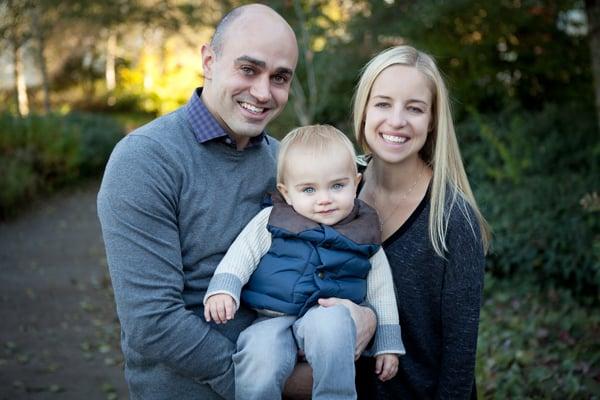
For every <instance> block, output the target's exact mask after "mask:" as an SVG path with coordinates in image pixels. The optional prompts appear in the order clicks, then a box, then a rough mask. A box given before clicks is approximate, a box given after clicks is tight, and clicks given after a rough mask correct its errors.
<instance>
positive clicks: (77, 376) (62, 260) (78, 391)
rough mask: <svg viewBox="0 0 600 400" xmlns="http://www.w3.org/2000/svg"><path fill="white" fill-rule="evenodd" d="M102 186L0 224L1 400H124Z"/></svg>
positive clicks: (84, 189) (90, 186)
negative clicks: (99, 212) (100, 209)
mask: <svg viewBox="0 0 600 400" xmlns="http://www.w3.org/2000/svg"><path fill="white" fill-rule="evenodd" d="M97 186H98V183H97V182H95V183H91V184H87V185H85V186H84V187H82V188H80V189H75V190H71V191H69V192H67V193H62V194H59V195H57V196H54V197H52V198H51V199H49V200H48V201H47V202H44V203H42V204H41V205H38V206H37V207H35V208H34V209H33V210H31V211H29V212H27V213H25V214H24V215H22V216H21V217H19V218H18V219H16V220H14V221H10V222H7V223H0V399H1V400H4V399H7V400H8V399H10V400H14V399H17V400H18V399H69V400H71V399H72V400H75V399H77V400H80V399H85V400H96V399H102V400H106V399H126V398H127V390H126V386H125V382H124V378H123V372H122V357H121V354H120V351H119V348H118V342H119V331H118V329H119V328H118V323H117V320H116V317H115V312H114V303H113V299H112V292H111V289H110V280H109V278H108V272H107V268H106V259H105V256H104V247H103V243H102V239H101V235H100V226H99V223H98V219H97V217H96V192H97Z"/></svg>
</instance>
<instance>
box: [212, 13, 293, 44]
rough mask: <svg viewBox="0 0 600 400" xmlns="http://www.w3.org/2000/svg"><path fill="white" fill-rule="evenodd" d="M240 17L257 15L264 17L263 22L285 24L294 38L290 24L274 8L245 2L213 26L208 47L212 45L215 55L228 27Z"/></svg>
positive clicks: (223, 41) (224, 39) (224, 38)
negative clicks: (213, 31)
mask: <svg viewBox="0 0 600 400" xmlns="http://www.w3.org/2000/svg"><path fill="white" fill-rule="evenodd" d="M241 17H258V18H261V19H265V22H267V21H270V22H274V23H280V24H282V25H284V26H286V27H287V28H288V29H289V32H290V33H291V34H292V35H293V36H294V38H295V34H294V31H293V29H292V28H291V26H290V25H289V24H288V23H287V21H286V20H285V19H283V17H282V16H281V15H279V14H278V13H277V12H276V11H275V10H273V9H272V8H270V7H268V6H265V5H263V4H247V5H244V6H240V7H237V8H234V9H233V10H231V11H230V12H229V13H227V14H226V15H225V16H224V17H223V18H222V19H221V21H220V22H219V24H218V25H217V27H216V28H215V33H214V34H213V37H212V39H211V41H210V47H212V49H213V51H214V52H215V54H216V55H217V56H218V55H220V54H221V52H222V51H223V46H224V44H225V41H226V36H227V33H228V31H229V28H230V27H231V26H233V25H234V24H235V23H236V22H239V20H240V19H242V18H241Z"/></svg>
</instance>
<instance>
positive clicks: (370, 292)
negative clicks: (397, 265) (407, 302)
mask: <svg viewBox="0 0 600 400" xmlns="http://www.w3.org/2000/svg"><path fill="white" fill-rule="evenodd" d="M370 261H371V271H370V272H369V276H368V277H367V301H368V302H369V304H371V305H372V306H373V309H374V310H375V313H376V314H377V331H376V332H375V342H374V344H373V349H372V352H373V355H374V356H376V355H379V354H392V353H393V354H405V352H406V351H405V349H404V344H403V343H402V336H401V332H400V324H399V319H398V307H397V305H396V295H395V293H394V283H393V278H392V273H391V270H390V264H389V262H388V259H387V257H386V255H385V252H384V251H383V249H382V248H380V249H379V251H377V253H375V254H374V255H373V256H372V257H371V260H370Z"/></svg>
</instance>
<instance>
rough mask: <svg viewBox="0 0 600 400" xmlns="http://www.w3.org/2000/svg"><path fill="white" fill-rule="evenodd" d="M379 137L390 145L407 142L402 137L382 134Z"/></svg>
mask: <svg viewBox="0 0 600 400" xmlns="http://www.w3.org/2000/svg"><path fill="white" fill-rule="evenodd" d="M381 137H383V140H385V141H386V142H392V143H404V142H406V141H407V140H408V138H406V137H403V136H393V135H384V134H383V133H382V134H381Z"/></svg>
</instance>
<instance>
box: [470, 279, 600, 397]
mask: <svg viewBox="0 0 600 400" xmlns="http://www.w3.org/2000/svg"><path fill="white" fill-rule="evenodd" d="M484 298H485V299H486V300H485V302H484V305H483V308H482V312H481V324H480V329H479V342H478V350H477V370H476V375H477V383H478V392H479V396H480V397H481V398H484V399H507V398H511V399H525V398H527V399H548V398H552V399H591V398H597V397H594V396H597V395H598V393H599V392H600V381H599V380H598V375H599V374H600V340H599V338H600V313H598V310H597V309H595V308H585V307H581V306H580V305H579V304H578V303H577V301H575V299H574V298H573V296H572V295H571V293H570V292H569V291H567V290H564V289H563V290H555V289H539V288H538V286H537V285H536V284H535V283H534V282H531V281H528V280H523V279H520V278H519V279H507V280H496V279H494V278H492V277H489V276H488V277H487V280H486V289H485V295H484Z"/></svg>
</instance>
